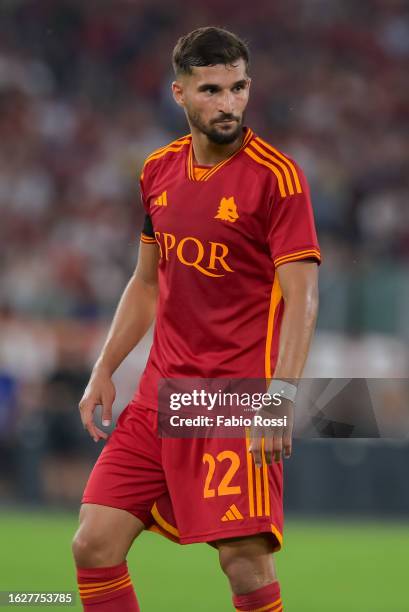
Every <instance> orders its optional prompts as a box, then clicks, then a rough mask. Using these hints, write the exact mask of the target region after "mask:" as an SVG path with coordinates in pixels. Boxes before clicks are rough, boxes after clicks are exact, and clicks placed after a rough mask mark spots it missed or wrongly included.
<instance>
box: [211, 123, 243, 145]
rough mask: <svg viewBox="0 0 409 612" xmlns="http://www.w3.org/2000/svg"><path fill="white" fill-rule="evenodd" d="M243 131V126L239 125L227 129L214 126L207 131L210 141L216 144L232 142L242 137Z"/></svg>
mask: <svg viewBox="0 0 409 612" xmlns="http://www.w3.org/2000/svg"><path fill="white" fill-rule="evenodd" d="M241 132H242V126H241V125H239V126H237V127H235V128H234V129H232V130H226V129H223V128H213V129H212V130H210V131H209V132H208V133H207V137H208V139H209V140H210V142H213V143H215V144H231V143H232V142H234V141H235V140H237V138H239V137H240V135H241Z"/></svg>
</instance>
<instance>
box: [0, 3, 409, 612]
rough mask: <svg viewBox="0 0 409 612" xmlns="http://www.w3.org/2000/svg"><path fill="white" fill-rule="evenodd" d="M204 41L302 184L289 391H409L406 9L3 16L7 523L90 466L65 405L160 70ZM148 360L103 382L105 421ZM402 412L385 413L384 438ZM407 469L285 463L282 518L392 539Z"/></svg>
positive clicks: (99, 321) (123, 264)
mask: <svg viewBox="0 0 409 612" xmlns="http://www.w3.org/2000/svg"><path fill="white" fill-rule="evenodd" d="M203 25H219V26H224V27H227V28H228V29H231V30H233V31H234V32H236V33H238V34H239V35H241V36H242V37H244V38H245V40H246V41H247V42H248V43H249V45H250V49H251V53H252V62H251V76H252V78H253V83H252V95H251V100H250V104H249V110H248V114H247V121H246V123H247V124H249V125H250V126H251V127H252V128H253V129H254V130H255V131H256V132H258V133H259V134H260V135H261V136H262V137H263V138H264V139H266V140H267V141H269V142H271V143H272V144H274V146H276V147H277V148H279V149H281V150H283V151H285V152H286V153H288V154H289V155H291V156H292V157H294V158H295V159H296V160H297V161H298V162H299V163H300V165H301V166H302V167H303V168H304V170H305V172H306V175H307V177H308V179H309V183H310V187H311V192H312V199H313V203H314V207H315V215H316V222H317V228H318V233H319V239H320V244H321V248H322V252H323V257H324V263H323V265H322V266H321V270H320V291H321V298H320V314H319V319H318V330H317V334H316V338H315V341H314V346H313V350H312V352H311V355H310V359H309V363H308V367H307V371H306V373H305V375H306V376H316V377H320V376H322V377H360V376H362V377H374V378H390V377H392V378H406V377H407V376H408V369H409V350H408V339H409V316H408V312H409V274H408V263H409V205H408V203H409V172H408V168H409V79H408V78H407V75H408V73H409V6H408V3H407V1H405V0H362V1H361V2H355V1H354V0H342V1H337V0H275V1H274V2H267V1H265V2H262V1H260V0H252V2H251V6H250V4H249V3H248V2H247V1H246V2H244V1H243V0H234V2H233V0H206V2H204V0H198V1H197V2H190V3H184V2H183V1H182V0H173V1H172V2H168V1H166V0H116V1H114V0H87V2H82V1H81V0H59V1H58V2H56V1H55V0H2V2H1V5H0V219H1V223H0V500H1V507H2V508H3V509H7V508H9V509H15V508H16V507H17V508H22V507H24V508H26V509H31V510H30V511H34V509H35V508H37V509H40V510H41V509H46V510H48V511H49V510H50V509H58V510H60V509H61V508H62V509H68V510H69V511H72V510H74V509H77V507H78V504H79V500H80V497H81V493H82V489H83V486H84V483H85V481H86V478H87V475H88V473H89V471H90V469H91V467H92V465H93V462H94V461H95V459H96V457H97V455H98V453H99V452H100V449H101V446H100V445H99V446H96V445H95V444H94V443H93V442H92V441H91V440H90V439H89V438H88V437H87V435H85V433H84V432H83V430H82V426H81V424H80V420H79V416H78V412H77V404H78V401H79V399H80V397H81V394H82V391H83V389H84V387H85V385H86V383H87V380H88V376H89V373H90V368H91V367H92V365H93V363H94V360H95V357H96V355H97V354H98V350H99V348H100V346H101V343H102V342H103V339H104V337H105V334H106V332H107V328H108V325H109V322H110V320H111V318H112V315H113V312H114V309H115V306H116V304H117V301H118V298H119V296H120V294H121V291H122V290H123V288H124V287H125V285H126V283H127V280H128V278H129V276H130V275H131V273H132V271H133V268H134V266H135V263H136V258H137V251H138V242H139V232H140V229H141V226H142V222H143V211H142V206H141V204H140V200H139V193H138V178H139V171H140V169H141V166H142V163H143V160H144V158H145V157H146V155H147V154H148V153H150V152H151V151H152V149H155V148H157V147H159V146H162V145H163V144H166V143H167V142H169V141H170V140H172V139H174V138H175V137H179V136H180V135H182V134H184V133H186V132H187V131H188V130H187V127H186V123H185V119H184V116H183V114H182V113H181V112H180V111H179V110H178V109H177V107H176V106H175V104H174V102H173V100H172V98H171V95H170V83H171V81H172V78H173V75H172V71H171V62H170V55H171V51H172V48H173V46H174V44H175V42H176V40H177V38H178V37H179V36H180V35H182V34H184V33H186V32H188V31H189V30H191V29H193V28H195V27H199V26H203ZM150 340H151V338H150V335H148V336H147V337H146V338H145V340H144V341H143V342H142V343H141V345H140V346H139V347H138V348H137V349H136V350H135V351H134V352H133V353H132V354H131V355H130V356H129V358H128V359H127V360H126V361H125V363H124V364H123V366H122V367H121V368H120V370H119V371H118V372H117V374H116V375H115V382H116V383H117V390H118V397H117V401H116V405H115V410H116V414H118V412H119V411H120V410H121V409H122V408H123V407H124V406H125V405H126V403H127V401H128V400H129V398H130V397H131V395H132V393H133V391H134V389H135V387H136V385H137V382H138V379H139V376H140V374H141V371H142V370H143V367H144V364H145V361H146V358H147V351H148V350H149V345H150ZM397 406H398V407H397ZM388 410H389V404H385V411H388ZM408 410H409V409H408V406H407V405H406V404H402V402H400V403H399V401H398V402H395V403H394V412H393V416H394V418H395V419H396V422H397V423H399V419H404V420H405V422H406V421H407V417H408ZM408 459H409V444H408V442H407V440H400V441H397V440H350V441H343V440H315V441H314V440H308V441H307V440H305V441H297V442H296V445H295V454H294V457H293V459H291V461H290V462H289V463H288V464H287V465H286V469H287V480H286V508H287V514H288V515H289V516H294V517H295V519H294V520H296V521H297V520H298V521H299V520H304V521H305V519H306V517H309V518H310V519H311V518H314V517H323V516H325V517H327V518H328V517H331V516H333V517H337V518H338V519H341V523H342V521H345V520H346V518H347V517H349V518H351V517H355V519H356V518H357V517H360V524H361V525H363V524H364V523H365V522H366V521H367V520H369V519H370V518H371V519H373V518H376V519H377V520H379V521H381V522H382V521H383V523H382V524H384V525H390V524H391V521H397V520H399V521H400V523H401V522H402V521H407V517H408V512H409V483H408V479H407V463H408ZM13 511H14V510H13ZM3 516H5V515H3ZM400 523H399V524H400ZM0 525H1V515H0ZM306 529H307V527H306ZM402 529H404V531H403V532H402V533H404V534H405V537H406V538H407V541H409V537H408V536H409V528H408V525H407V523H405V527H404V528H403V527H402ZM303 533H304V532H303ZM314 538H315V536H314ZM315 541H316V540H315V539H314V542H315ZM389 541H390V539H389ZM307 546H308V545H307ZM67 554H68V553H67ZM283 554H284V553H283ZM68 563H69V562H68ZM2 588H3V587H2ZM4 588H5V587H4ZM334 605H335V604H334ZM362 605H363V607H360V608H359V610H368V611H369V610H370V611H371V612H373V611H374V610H376V609H377V608H376V607H374V606H372V607H367V608H366V607H364V604H362ZM405 605H406V604H402V606H403V607H399V606H400V603H399V602H398V603H396V605H395V607H388V608H387V609H388V610H389V609H390V610H393V611H394V612H395V611H400V610H402V611H403V610H408V609H409V605H408V607H404V606H405ZM317 606H318V604H316V606H315V607H312V608H308V607H307V606H306V605H305V606H304V607H294V608H289V609H294V610H295V609H297V610H310V609H311V610H314V611H315V610H321V609H322V610H328V609H329V608H328V607H322V608H321V607H319V606H318V607H317ZM151 609H156V610H162V608H160V607H157V608H155V607H153V608H151ZM163 609H165V608H163ZM166 609H168V608H166ZM175 609H182V608H175ZM183 609H185V608H183ZM186 609H190V608H186ZM196 609H199V608H196ZM200 609H201V608H200ZM204 609H205V608H204ZM214 609H216V608H214ZM219 609H220V610H221V609H228V608H222V607H220V608H219ZM335 609H336V607H331V610H335ZM350 609H353V608H350ZM356 609H357V610H358V608H356ZM379 609H381V608H379ZM382 609H386V608H385V607H383V608H382Z"/></svg>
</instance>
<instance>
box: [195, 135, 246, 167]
mask: <svg viewBox="0 0 409 612" xmlns="http://www.w3.org/2000/svg"><path fill="white" fill-rule="evenodd" d="M191 131H192V144H193V153H194V157H195V162H196V163H197V164H198V165H200V166H215V165H216V164H218V163H219V162H221V161H224V160H225V159H227V158H228V157H230V156H231V155H233V153H235V152H236V151H238V150H239V149H240V147H241V145H242V143H243V138H244V131H243V130H242V131H241V132H240V135H239V136H238V138H236V140H234V141H233V142H232V143H230V144H225V145H219V144H215V143H213V142H210V140H209V139H208V137H207V136H206V135H205V134H203V133H202V132H199V130H197V129H196V128H194V127H192V129H191Z"/></svg>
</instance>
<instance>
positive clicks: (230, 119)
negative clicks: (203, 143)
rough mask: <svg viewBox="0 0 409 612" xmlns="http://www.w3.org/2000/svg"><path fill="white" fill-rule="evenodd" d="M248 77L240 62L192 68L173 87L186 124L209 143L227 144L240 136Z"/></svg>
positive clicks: (243, 63)
mask: <svg viewBox="0 0 409 612" xmlns="http://www.w3.org/2000/svg"><path fill="white" fill-rule="evenodd" d="M249 89H250V78H249V77H248V76H247V73H246V64H245V62H244V60H243V59H239V60H237V62H235V63H234V64H227V65H224V64H216V65H215V66H201V67H194V68H193V69H192V74H187V75H183V76H181V77H180V78H179V79H178V80H177V81H175V82H174V83H173V84H172V90H173V95H174V98H175V100H176V102H177V103H178V104H179V105H180V106H182V107H183V108H184V110H185V112H186V115H187V118H188V121H189V123H190V125H191V126H194V127H195V128H196V129H198V130H199V131H200V132H202V133H203V134H206V136H207V137H208V139H209V140H210V141H211V142H214V143H216V144H230V143H232V142H234V141H235V140H236V139H237V138H238V137H239V135H240V134H241V129H242V125H243V116H244V111H245V108H246V106H247V102H248V98H249Z"/></svg>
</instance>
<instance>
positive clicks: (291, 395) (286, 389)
mask: <svg viewBox="0 0 409 612" xmlns="http://www.w3.org/2000/svg"><path fill="white" fill-rule="evenodd" d="M267 393H269V394H270V395H271V396H273V395H274V394H277V395H280V396H281V397H284V399H287V400H289V401H290V402H295V397H296V395H297V387H296V386H295V385H293V384H291V383H289V382H286V381H285V380H280V379H279V378H273V380H272V381H271V383H270V386H269V388H268V390H267Z"/></svg>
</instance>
